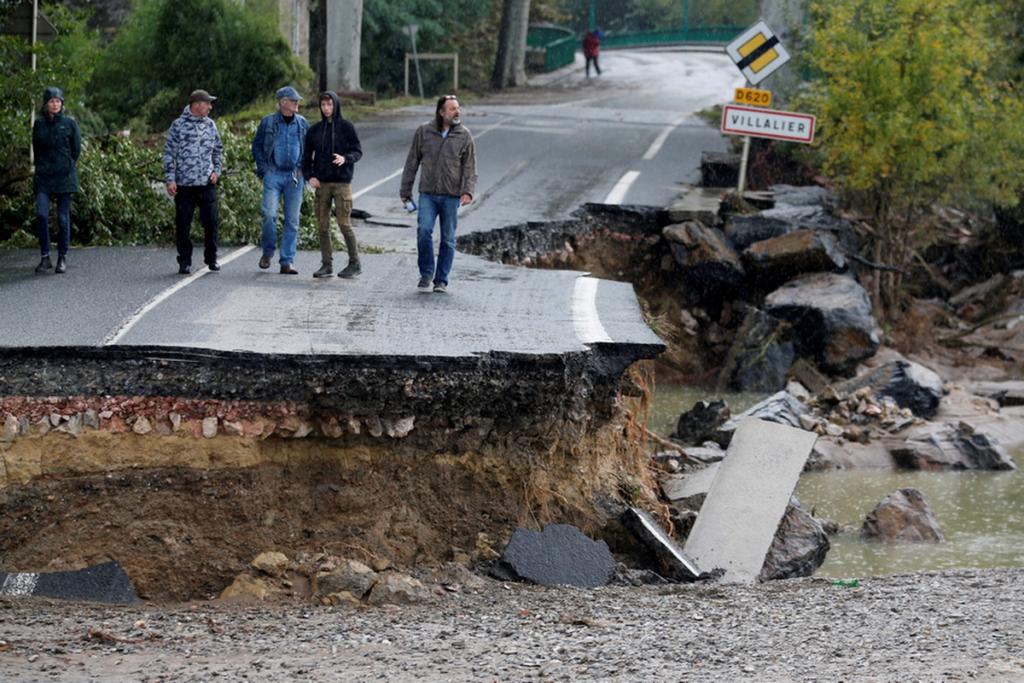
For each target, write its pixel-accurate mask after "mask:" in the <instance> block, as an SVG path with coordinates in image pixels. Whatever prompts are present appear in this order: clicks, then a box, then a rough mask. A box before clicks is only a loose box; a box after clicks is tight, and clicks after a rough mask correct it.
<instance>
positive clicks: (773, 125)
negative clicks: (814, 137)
mask: <svg viewBox="0 0 1024 683" xmlns="http://www.w3.org/2000/svg"><path fill="white" fill-rule="evenodd" d="M730 118H731V119H732V125H733V126H742V127H744V128H765V129H767V130H775V131H779V132H780V133H806V132H807V122H806V121H792V120H787V119H776V118H772V117H769V116H765V117H761V116H750V115H743V114H732V115H731V116H730Z"/></svg>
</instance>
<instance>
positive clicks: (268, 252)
mask: <svg viewBox="0 0 1024 683" xmlns="http://www.w3.org/2000/svg"><path fill="white" fill-rule="evenodd" d="M276 97H277V111H276V112H274V113H273V114H270V115H268V116H264V117H263V120H262V121H260V125H259V128H257V129H256V136H255V137H253V139H252V158H253V159H255V160H256V175H257V176H259V178H260V180H262V181H263V201H262V202H261V203H260V213H261V214H262V215H263V229H262V235H261V237H260V244H261V246H262V247H263V256H261V257H260V262H259V266H260V268H263V269H267V268H269V267H270V259H271V258H273V256H274V249H275V248H276V246H277V206H278V204H279V203H280V201H281V196H282V195H283V196H284V228H283V229H282V231H281V259H280V264H281V273H283V274H285V275H298V274H299V271H297V270H295V268H294V267H292V262H293V261H295V250H296V249H297V247H298V242H299V209H300V208H302V191H303V189H304V188H303V184H304V182H305V181H303V179H302V155H303V148H304V146H305V144H306V133H308V132H309V122H308V121H306V118H305V117H304V116H303V115H302V114H300V113H299V100H301V99H302V96H301V95H299V91H298V90H296V89H295V88H293V87H291V86H290V85H286V86H285V87H283V88H281V89H280V90H278V91H277V94H276Z"/></svg>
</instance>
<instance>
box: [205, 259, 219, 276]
mask: <svg viewBox="0 0 1024 683" xmlns="http://www.w3.org/2000/svg"><path fill="white" fill-rule="evenodd" d="M206 267H207V268H209V269H210V270H212V271H213V272H215V273H216V272H217V271H218V270H220V264H219V263H217V262H216V261H214V262H213V263H207V264H206Z"/></svg>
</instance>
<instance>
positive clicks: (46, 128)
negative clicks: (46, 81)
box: [32, 87, 82, 273]
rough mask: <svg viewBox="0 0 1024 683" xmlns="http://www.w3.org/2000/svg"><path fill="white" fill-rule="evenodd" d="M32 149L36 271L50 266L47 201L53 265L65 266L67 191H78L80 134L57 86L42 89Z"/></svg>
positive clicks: (68, 225)
mask: <svg viewBox="0 0 1024 683" xmlns="http://www.w3.org/2000/svg"><path fill="white" fill-rule="evenodd" d="M32 150H33V152H34V153H35V162H36V169H35V174H34V175H33V176H32V190H33V192H34V193H35V195H36V234H37V235H38V237H39V251H40V253H41V254H42V260H40V261H39V265H38V266H36V272H37V273H45V272H46V271H48V270H50V269H51V268H53V262H52V261H51V260H50V203H51V202H56V204H57V225H58V227H59V228H60V232H59V234H58V236H57V268H56V269H55V270H54V272H55V273H63V272H64V271H65V269H66V268H67V254H68V245H69V243H70V242H71V195H72V194H74V193H75V192H78V170H77V168H76V164H77V163H78V155H79V154H80V153H81V151H82V135H81V133H79V131H78V124H77V123H75V120H74V119H73V118H71V117H70V116H68V115H66V114H65V113H64V93H62V92H61V90H60V88H52V87H51V88H47V89H46V90H45V91H43V111H42V115H41V116H39V117H38V118H37V119H36V121H35V125H33V126H32Z"/></svg>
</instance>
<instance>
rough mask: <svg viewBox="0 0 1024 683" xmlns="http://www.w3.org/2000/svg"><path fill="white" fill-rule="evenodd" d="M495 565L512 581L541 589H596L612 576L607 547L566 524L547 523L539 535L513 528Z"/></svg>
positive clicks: (612, 566) (611, 561)
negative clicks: (497, 564) (567, 587)
mask: <svg viewBox="0 0 1024 683" xmlns="http://www.w3.org/2000/svg"><path fill="white" fill-rule="evenodd" d="M499 566H500V568H501V569H503V570H504V571H505V572H507V574H508V575H509V576H511V577H513V578H516V579H520V580H524V581H531V582H533V583H538V584H540V585H542V586H563V585H569V586H577V587H579V588H596V587H598V586H604V585H607V583H608V582H609V581H611V579H612V577H613V576H614V575H615V560H614V559H613V558H612V554H611V551H609V550H608V544H606V543H605V542H604V541H594V540H591V539H590V538H587V537H586V536H584V535H583V533H581V532H580V530H579V529H577V528H576V527H574V526H571V525H569V524H549V525H547V526H546V527H544V531H541V532H538V531H529V530H527V529H516V531H515V533H514V534H512V539H511V540H510V541H509V542H508V545H507V546H506V547H505V552H503V553H502V555H501V560H500V562H499Z"/></svg>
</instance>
